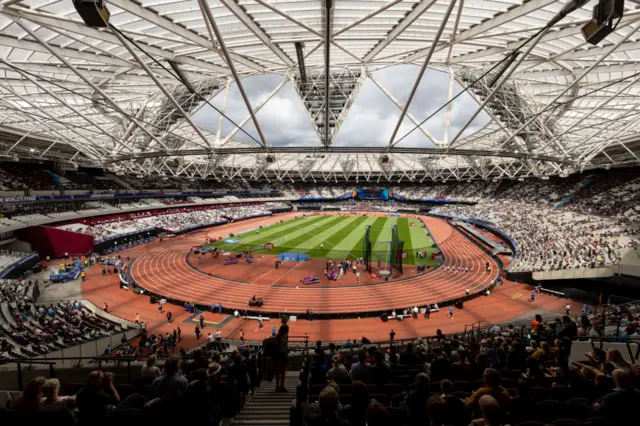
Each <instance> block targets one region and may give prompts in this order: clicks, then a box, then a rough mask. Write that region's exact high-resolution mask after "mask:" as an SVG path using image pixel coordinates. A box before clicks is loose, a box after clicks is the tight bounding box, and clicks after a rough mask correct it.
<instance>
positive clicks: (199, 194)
mask: <svg viewBox="0 0 640 426" xmlns="http://www.w3.org/2000/svg"><path fill="white" fill-rule="evenodd" d="M276 193H278V191H276V190H272V191H184V192H182V191H153V192H133V193H127V192H124V193H115V192H105V193H99V194H76V195H31V196H16V197H0V204H9V203H24V202H37V201H69V200H92V199H107V198H108V199H110V198H115V199H119V198H145V197H192V196H196V197H211V196H225V195H250V194H254V195H256V196H260V195H272V194H276Z"/></svg>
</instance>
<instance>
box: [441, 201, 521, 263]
mask: <svg viewBox="0 0 640 426" xmlns="http://www.w3.org/2000/svg"><path fill="white" fill-rule="evenodd" d="M429 216H434V217H441V218H443V219H450V220H460V221H462V222H467V223H471V224H473V225H476V226H478V227H480V228H483V229H486V230H487V231H489V232H491V233H492V234H494V235H497V236H498V237H500V238H502V239H503V240H505V241H506V242H507V244H509V245H510V246H511V250H512V251H513V260H515V259H516V258H517V257H518V244H517V243H516V242H515V240H514V239H513V238H511V236H510V235H508V234H506V233H505V232H504V231H502V230H501V229H499V228H496V227H495V226H493V224H492V223H491V222H488V221H486V220H482V219H476V218H473V217H458V216H451V215H448V214H441V213H429ZM513 260H512V262H511V265H513ZM506 271H507V272H509V268H506Z"/></svg>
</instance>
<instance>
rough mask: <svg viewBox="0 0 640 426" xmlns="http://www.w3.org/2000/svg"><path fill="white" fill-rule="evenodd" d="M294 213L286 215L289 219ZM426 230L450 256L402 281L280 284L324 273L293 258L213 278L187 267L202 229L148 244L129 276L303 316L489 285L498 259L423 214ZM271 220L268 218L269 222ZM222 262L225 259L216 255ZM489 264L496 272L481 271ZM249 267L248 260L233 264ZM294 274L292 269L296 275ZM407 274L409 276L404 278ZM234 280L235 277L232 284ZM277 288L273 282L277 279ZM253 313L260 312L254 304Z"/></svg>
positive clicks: (165, 290)
mask: <svg viewBox="0 0 640 426" xmlns="http://www.w3.org/2000/svg"><path fill="white" fill-rule="evenodd" d="M292 216H294V215H286V218H289V217H292ZM421 219H422V220H423V221H424V222H425V224H426V226H427V228H428V229H429V232H430V233H431V235H432V236H433V238H434V240H435V241H436V243H437V244H438V246H439V247H440V249H441V250H442V252H443V254H444V255H445V262H444V265H443V266H442V267H440V268H438V269H437V270H434V271H433V272H430V273H427V274H422V275H417V276H414V277H409V278H406V279H403V280H396V281H390V282H386V283H385V282H380V283H378V284H370V285H361V286H359V287H347V286H343V287H331V288H327V287H323V288H317V287H313V286H301V287H299V288H294V287H292V286H288V287H287V286H282V285H281V284H282V283H283V282H288V281H292V280H295V281H293V282H298V281H299V278H298V276H299V275H300V273H302V274H303V276H304V275H305V274H306V275H319V276H321V275H322V271H319V270H312V271H307V270H305V262H290V263H289V264H288V265H285V267H283V268H281V269H279V270H275V269H270V270H267V272H266V273H265V274H263V275H262V276H261V277H259V278H258V279H256V280H254V281H252V282H250V283H242V282H238V281H237V280H238V279H240V281H242V277H237V276H233V277H228V278H229V279H225V278H223V277H211V276H208V275H206V274H204V273H203V272H201V271H197V270H195V269H194V268H192V267H191V266H189V265H188V264H187V261H186V255H187V253H188V252H189V249H190V248H191V247H192V246H193V245H194V244H197V242H196V240H199V242H202V241H203V235H202V234H194V235H192V236H189V237H187V238H184V239H174V240H167V241H164V242H162V243H159V244H155V245H151V246H149V249H148V251H146V252H145V253H144V254H142V255H141V256H139V257H138V258H137V259H136V260H135V262H134V263H133V265H132V268H131V274H132V276H133V278H134V279H135V280H136V282H137V283H138V284H139V285H141V286H142V287H144V288H145V289H147V290H148V291H150V292H152V293H155V294H160V295H163V296H165V297H168V298H172V299H177V300H182V301H189V302H196V303H198V304H203V305H207V306H208V305H210V304H212V303H216V304H217V303H219V302H222V303H223V305H224V307H225V308H231V309H239V310H241V309H246V308H247V301H248V300H249V299H250V298H251V296H253V295H257V296H258V297H262V298H264V301H265V305H264V306H263V308H262V311H264V312H291V313H302V312H305V311H306V310H307V309H313V311H314V312H315V313H336V314H339V313H347V312H370V311H382V310H391V309H403V308H406V307H409V306H415V305H418V306H421V305H424V304H426V303H442V302H444V301H448V300H453V299H457V298H460V297H462V296H464V295H465V289H467V288H468V289H469V290H470V292H471V293H472V294H473V293H478V292H481V291H483V290H484V289H486V288H487V287H489V285H490V282H491V281H492V280H493V279H495V278H496V277H497V271H498V266H497V264H496V263H495V261H494V260H493V259H492V258H491V257H490V256H488V255H487V254H486V253H485V252H483V251H482V250H481V249H479V248H478V247H477V246H476V245H474V244H473V243H471V242H470V241H469V240H467V239H466V238H465V237H464V236H462V235H461V234H460V232H458V231H457V230H456V229H454V228H453V227H452V226H451V225H449V223H447V222H446V221H445V220H443V219H439V218H433V217H428V216H421ZM270 222H273V218H271V219H268V223H270ZM264 223H267V222H265V219H264V218H262V219H254V220H249V221H245V222H241V223H237V224H229V225H225V226H224V227H219V228H213V229H211V230H210V231H209V232H208V235H210V236H211V235H213V234H221V233H222V232H224V234H225V235H226V234H228V233H232V232H233V233H240V232H242V231H243V230H247V229H251V228H255V227H256V226H259V225H261V224H264ZM218 261H219V262H222V258H220V259H219V260H218ZM485 262H489V263H490V264H491V268H492V272H491V274H487V273H486V272H485V271H484V265H485ZM232 266H233V267H234V268H230V269H229V271H232V270H235V271H237V270H238V269H237V268H235V267H246V268H250V267H252V266H249V265H244V264H243V265H240V264H239V265H232ZM447 267H451V268H455V269H457V268H462V269H464V268H468V269H469V271H470V272H468V273H464V272H451V271H448V270H447ZM294 272H295V273H294ZM406 275H407V274H406V273H405V276H406ZM234 280H236V281H234ZM276 283H277V284H280V285H274V284H276ZM252 310H255V309H252Z"/></svg>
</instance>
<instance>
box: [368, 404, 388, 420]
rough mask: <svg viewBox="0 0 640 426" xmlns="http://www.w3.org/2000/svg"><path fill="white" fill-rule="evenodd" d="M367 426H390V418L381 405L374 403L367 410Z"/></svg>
mask: <svg viewBox="0 0 640 426" xmlns="http://www.w3.org/2000/svg"><path fill="white" fill-rule="evenodd" d="M366 425H367V426H391V417H390V416H389V413H388V412H387V409H386V408H384V406H383V405H382V404H379V403H377V402H374V403H373V404H371V405H370V406H369V408H367V422H366Z"/></svg>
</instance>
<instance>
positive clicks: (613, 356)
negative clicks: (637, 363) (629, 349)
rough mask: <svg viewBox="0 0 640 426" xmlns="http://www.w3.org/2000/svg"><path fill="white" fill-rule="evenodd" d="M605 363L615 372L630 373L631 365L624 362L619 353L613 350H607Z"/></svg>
mask: <svg viewBox="0 0 640 426" xmlns="http://www.w3.org/2000/svg"><path fill="white" fill-rule="evenodd" d="M607 363H609V364H611V365H612V366H613V368H615V369H617V370H623V371H625V372H627V373H631V364H629V363H628V362H627V361H625V359H624V358H623V357H622V354H621V353H620V351H619V350H617V349H615V348H609V350H607Z"/></svg>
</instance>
